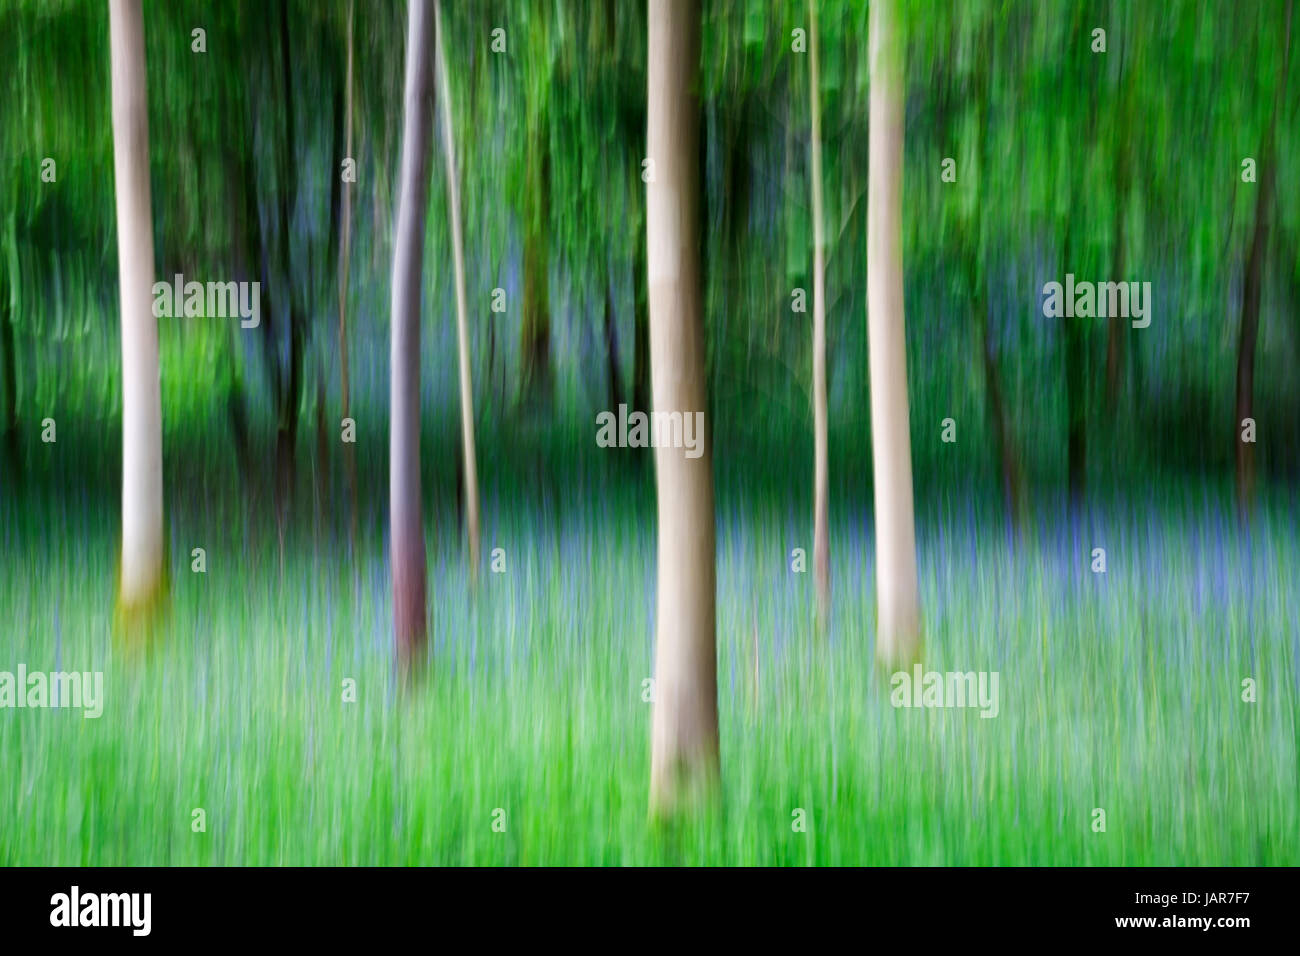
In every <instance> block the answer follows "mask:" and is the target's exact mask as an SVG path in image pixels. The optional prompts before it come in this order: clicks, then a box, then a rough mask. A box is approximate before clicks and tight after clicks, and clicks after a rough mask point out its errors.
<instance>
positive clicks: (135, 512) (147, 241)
mask: <svg viewBox="0 0 1300 956" xmlns="http://www.w3.org/2000/svg"><path fill="white" fill-rule="evenodd" d="M109 30H110V36H111V46H112V76H113V79H112V83H113V170H114V182H115V186H116V202H117V262H118V276H119V281H120V284H121V297H122V560H121V579H120V589H119V592H118V601H119V609H120V611H122V612H124V613H127V614H131V613H134V612H138V611H142V610H144V609H145V608H147V607H148V605H149V604H151V603H152V602H153V601H154V600H155V599H156V598H157V597H158V596H159V594H160V593H161V589H162V584H163V488H162V396H161V392H160V387H159V368H158V320H157V319H156V318H155V317H154V314H153V282H154V261H153V220H152V217H151V213H150V197H149V100H148V95H147V93H146V91H145V75H146V74H145V59H144V57H145V51H144V24H143V18H142V14H141V9H140V0H111V2H110V4H109Z"/></svg>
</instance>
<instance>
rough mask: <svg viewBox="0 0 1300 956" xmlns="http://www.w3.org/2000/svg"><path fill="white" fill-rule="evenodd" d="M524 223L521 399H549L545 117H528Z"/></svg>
mask: <svg viewBox="0 0 1300 956" xmlns="http://www.w3.org/2000/svg"><path fill="white" fill-rule="evenodd" d="M526 162H527V170H526V179H527V192H528V199H527V202H528V205H529V208H528V212H527V217H526V220H525V222H524V263H523V270H524V308H523V322H522V323H521V325H520V333H521V341H520V358H521V360H522V362H523V382H524V397H525V398H526V399H529V400H533V399H537V398H542V399H545V398H549V397H550V391H551V296H550V275H549V271H548V270H549V269H550V258H551V256H550V242H549V233H548V231H547V230H549V229H550V218H551V211H550V205H551V156H550V137H549V136H547V132H546V116H545V113H544V112H542V110H541V109H540V108H539V109H538V110H537V113H536V115H534V116H531V117H530V123H529V134H528V158H527V160H526Z"/></svg>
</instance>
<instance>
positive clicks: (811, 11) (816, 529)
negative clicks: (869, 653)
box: [808, 0, 831, 626]
mask: <svg viewBox="0 0 1300 956" xmlns="http://www.w3.org/2000/svg"><path fill="white" fill-rule="evenodd" d="M808 63H809V67H810V70H809V84H808V90H809V99H810V100H811V106H812V213H813V347H812V353H813V359H812V360H813V576H814V578H815V580H816V587H817V617H818V620H819V621H820V622H821V623H822V625H823V626H824V625H825V624H826V621H827V620H828V618H829V616H830V609H831V546H830V536H829V535H830V531H829V528H828V524H829V520H830V519H829V513H830V478H829V467H828V464H827V450H826V418H827V410H826V225H825V223H824V222H823V221H822V218H823V215H824V213H823V210H822V110H821V96H820V80H819V70H818V63H817V0H808Z"/></svg>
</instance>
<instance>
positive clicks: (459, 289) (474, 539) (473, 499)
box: [433, 0, 478, 584]
mask: <svg viewBox="0 0 1300 956" xmlns="http://www.w3.org/2000/svg"><path fill="white" fill-rule="evenodd" d="M433 16H434V22H435V23H436V24H437V43H438V53H437V56H438V83H439V85H440V86H441V87H442V147H443V155H444V156H445V157H446V159H447V208H448V212H449V214H450V216H451V246H452V257H453V260H454V262H455V266H456V343H457V351H458V352H459V355H460V431H461V456H462V459H463V462H464V468H465V471H464V478H465V540H466V544H467V546H468V548H469V579H470V583H471V584H473V583H475V582H476V581H477V580H478V463H477V461H476V460H475V453H474V383H473V378H472V377H471V372H470V363H469V315H468V308H469V307H468V305H467V304H466V301H465V300H466V295H465V244H464V241H463V240H462V238H461V234H460V182H459V180H458V179H457V177H456V145H455V144H456V139H455V137H454V136H453V135H452V127H451V109H452V107H451V87H450V86H449V85H448V81H447V55H446V53H445V46H444V44H443V42H442V5H441V4H440V3H439V2H438V0H434V4H433Z"/></svg>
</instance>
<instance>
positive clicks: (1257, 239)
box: [1233, 0, 1292, 515]
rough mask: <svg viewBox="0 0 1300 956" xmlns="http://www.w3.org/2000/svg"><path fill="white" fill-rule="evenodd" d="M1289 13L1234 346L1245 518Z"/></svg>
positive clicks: (1251, 484)
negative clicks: (1246, 426) (1248, 422)
mask: <svg viewBox="0 0 1300 956" xmlns="http://www.w3.org/2000/svg"><path fill="white" fill-rule="evenodd" d="M1291 9H1292V4H1291V2H1289V0H1288V3H1287V5H1286V28H1285V30H1284V32H1283V39H1282V51H1283V52H1282V78H1281V80H1280V81H1279V83H1278V86H1277V92H1276V93H1275V94H1274V98H1273V115H1272V117H1271V118H1270V119H1269V125H1268V131H1267V133H1265V136H1264V145H1263V147H1262V148H1261V149H1260V154H1259V170H1260V172H1259V192H1258V193H1257V194H1256V199H1255V228H1254V230H1253V232H1252V233H1251V237H1250V250H1249V251H1248V252H1247V254H1246V274H1245V277H1244V280H1243V287H1242V293H1241V335H1240V338H1239V339H1238V340H1237V402H1236V420H1235V421H1234V422H1233V433H1234V434H1235V436H1236V441H1237V507H1238V510H1239V511H1240V513H1241V514H1242V515H1246V514H1249V512H1250V510H1251V507H1252V505H1253V504H1254V500H1255V444H1254V443H1253V442H1246V441H1242V422H1243V421H1244V420H1245V419H1247V418H1254V417H1255V345H1256V342H1257V341H1258V339H1259V303H1260V297H1261V293H1262V287H1263V272H1264V255H1265V247H1266V245H1267V242H1268V219H1269V215H1270V214H1271V212H1272V206H1273V184H1274V182H1275V180H1276V177H1275V173H1274V167H1275V164H1276V157H1275V155H1274V154H1275V152H1276V145H1277V114H1278V113H1279V112H1280V108H1281V100H1282V91H1283V90H1284V89H1286V81H1287V74H1288V73H1289V71H1290V65H1291Z"/></svg>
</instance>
